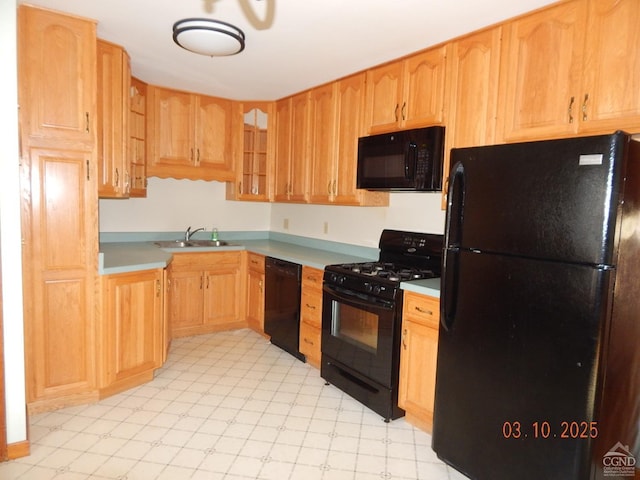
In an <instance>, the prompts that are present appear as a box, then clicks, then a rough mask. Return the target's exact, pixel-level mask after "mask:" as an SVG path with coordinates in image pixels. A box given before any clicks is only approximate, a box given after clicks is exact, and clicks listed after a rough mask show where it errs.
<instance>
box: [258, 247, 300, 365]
mask: <svg viewBox="0 0 640 480" xmlns="http://www.w3.org/2000/svg"><path fill="white" fill-rule="evenodd" d="M264 266H265V295H264V331H265V333H267V334H268V335H270V336H271V343H273V344H274V345H276V346H278V347H280V348H282V349H283V350H284V351H286V352H288V353H290V354H291V355H293V356H294V357H296V358H298V359H299V360H302V361H303V362H304V361H306V359H305V356H304V355H303V354H302V353H300V351H299V349H298V348H299V338H300V280H301V278H302V267H301V266H300V265H298V264H297V263H292V262H287V261H285V260H280V259H278V258H273V257H267V258H266V259H265V265H264Z"/></svg>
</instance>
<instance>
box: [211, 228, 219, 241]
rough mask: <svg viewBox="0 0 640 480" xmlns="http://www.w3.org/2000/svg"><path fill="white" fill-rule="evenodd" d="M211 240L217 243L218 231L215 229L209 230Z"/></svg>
mask: <svg viewBox="0 0 640 480" xmlns="http://www.w3.org/2000/svg"><path fill="white" fill-rule="evenodd" d="M211 240H212V241H214V242H217V241H218V229H217V228H215V227H213V228H212V229H211Z"/></svg>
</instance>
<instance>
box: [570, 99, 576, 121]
mask: <svg viewBox="0 0 640 480" xmlns="http://www.w3.org/2000/svg"><path fill="white" fill-rule="evenodd" d="M574 101H575V97H571V100H569V123H573V102H574Z"/></svg>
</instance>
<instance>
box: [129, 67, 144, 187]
mask: <svg viewBox="0 0 640 480" xmlns="http://www.w3.org/2000/svg"><path fill="white" fill-rule="evenodd" d="M146 100H147V84H146V83H144V82H143V81H141V80H139V79H137V78H135V77H131V87H130V90H129V103H130V111H129V162H130V168H131V190H130V192H129V196H131V197H146V196H147V153H146V144H147V124H146V117H147V101H146Z"/></svg>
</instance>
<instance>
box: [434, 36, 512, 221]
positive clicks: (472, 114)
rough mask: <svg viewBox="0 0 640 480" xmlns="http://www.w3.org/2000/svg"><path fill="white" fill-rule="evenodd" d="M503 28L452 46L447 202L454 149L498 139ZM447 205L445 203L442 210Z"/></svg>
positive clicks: (447, 152)
mask: <svg viewBox="0 0 640 480" xmlns="http://www.w3.org/2000/svg"><path fill="white" fill-rule="evenodd" d="M501 35H502V27H495V28H492V29H490V30H483V31H481V32H479V33H475V34H472V35H470V36H467V37H464V38H461V39H459V40H456V41H455V42H452V43H451V44H450V45H449V50H448V57H447V85H448V86H447V97H448V101H447V105H448V111H447V127H446V133H445V136H444V138H445V159H444V168H443V178H444V179H445V182H444V184H443V188H442V197H443V202H446V195H447V187H448V182H447V179H448V176H449V169H450V167H451V165H450V158H449V155H450V153H451V149H452V148H454V147H470V146H474V145H490V144H492V143H494V142H495V138H496V135H495V133H496V130H495V129H496V115H497V108H498V82H497V81H496V79H497V78H498V75H499V70H500V45H501ZM445 206H446V205H445V204H444V203H443V208H444V207H445Z"/></svg>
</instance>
